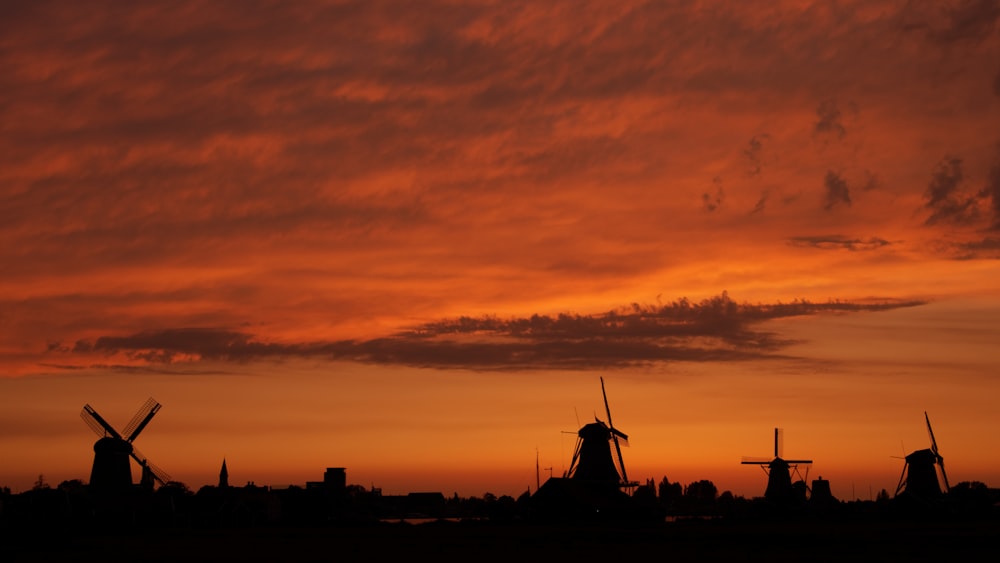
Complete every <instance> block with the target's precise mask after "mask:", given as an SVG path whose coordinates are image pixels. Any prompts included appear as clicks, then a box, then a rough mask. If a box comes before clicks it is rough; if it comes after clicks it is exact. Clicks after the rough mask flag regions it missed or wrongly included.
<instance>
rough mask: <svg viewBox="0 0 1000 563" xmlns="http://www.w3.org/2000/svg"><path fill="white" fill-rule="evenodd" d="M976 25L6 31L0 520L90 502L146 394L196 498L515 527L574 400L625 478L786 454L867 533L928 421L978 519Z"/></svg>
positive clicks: (984, 63) (988, 199)
mask: <svg viewBox="0 0 1000 563" xmlns="http://www.w3.org/2000/svg"><path fill="white" fill-rule="evenodd" d="M998 21H1000V6H998V5H997V4H996V3H995V2H992V1H954V2H927V3H920V2H902V1H900V2H869V1H858V2H815V3H811V2H739V3H726V2H614V3H611V2H576V1H574V2H569V1H557V2H543V3H537V2H510V1H505V2H436V1H428V2H368V1H366V2H346V1H345V2H296V3H292V4H288V3H280V2H274V3H271V2H260V3H252V4H248V3H244V2H218V1H216V2H169V3H163V2H144V3H141V4H137V5H130V4H125V3H120V2H88V3H74V2H43V1H40V2H31V3H4V4H3V5H2V6H0V271H2V275H0V407H3V408H2V409H0V423H2V430H0V453H2V458H3V462H2V464H0V486H2V485H9V486H11V487H13V488H15V489H20V488H26V487H30V485H31V483H32V482H33V481H34V479H35V478H37V475H38V474H39V473H44V474H46V475H49V476H50V480H56V481H58V480H59V479H70V478H83V479H86V478H87V477H88V473H89V464H90V460H91V456H92V453H91V450H90V447H91V445H92V439H91V438H92V435H91V434H90V432H89V430H88V429H87V428H86V427H85V425H83V424H82V423H81V422H80V420H79V418H78V412H79V409H80V408H81V407H82V406H83V404H84V403H90V404H92V405H93V406H94V407H95V408H97V410H98V411H99V412H101V413H102V414H104V415H105V416H106V418H108V419H109V420H111V421H112V423H113V424H121V423H124V422H125V421H127V420H128V418H129V417H131V415H132V414H133V412H134V411H135V409H137V408H138V407H139V405H140V404H142V402H143V401H144V400H145V398H146V397H148V396H154V397H156V398H157V399H158V400H159V401H160V402H161V403H163V405H164V408H163V411H162V412H161V413H160V414H158V415H157V417H156V419H154V421H153V422H152V423H151V424H150V427H149V429H148V430H146V431H144V433H143V435H142V436H141V437H140V439H139V440H138V441H137V445H138V446H139V447H140V448H141V449H142V450H143V452H145V453H146V454H148V455H150V457H151V459H153V460H154V461H155V462H156V463H157V464H158V465H160V466H162V467H163V468H164V469H166V470H167V471H168V472H170V473H171V474H172V475H173V476H174V477H175V478H178V479H180V480H182V481H185V482H187V483H189V484H190V485H192V486H199V485H201V484H205V483H209V482H212V481H214V479H215V475H217V471H218V466H219V464H220V463H221V459H222V457H223V456H226V457H227V459H229V460H230V464H229V467H230V471H231V473H232V474H234V482H238V481H239V480H240V479H241V476H245V480H254V481H256V482H258V483H262V482H273V483H294V482H304V481H305V480H314V479H318V478H319V477H320V476H321V475H322V470H323V468H324V467H326V466H345V467H347V469H348V479H349V481H352V482H357V483H359V484H364V485H366V486H369V485H371V484H374V485H375V486H383V487H384V488H385V489H386V490H387V491H388V490H392V491H395V492H405V491H407V490H416V489H427V488H433V489H441V490H445V491H449V490H450V489H455V490H458V491H459V492H461V493H463V494H481V493H482V492H485V491H487V490H493V492H496V493H498V494H499V493H505V494H518V493H520V492H522V491H523V490H524V488H525V487H526V486H532V487H533V486H534V484H535V455H536V449H537V451H538V457H539V458H540V460H541V461H540V463H541V464H542V465H543V466H544V467H553V472H555V473H559V472H560V467H561V466H563V465H565V464H567V463H568V459H569V456H570V455H571V454H572V444H565V443H564V442H565V441H566V438H564V436H563V435H562V431H565V430H575V426H576V424H577V422H578V417H579V421H580V422H586V421H587V420H588V419H589V417H590V416H593V414H594V412H595V411H597V413H598V414H599V415H600V409H601V408H602V407H603V405H602V403H601V402H600V387H599V383H598V377H599V376H604V377H605V380H606V381H607V382H608V384H609V391H608V392H609V399H610V400H611V402H612V408H613V411H614V414H615V422H616V424H617V425H620V426H621V427H622V428H623V430H625V431H626V432H628V433H630V437H632V438H633V439H632V440H631V443H632V445H631V447H630V448H629V450H628V451H627V452H626V465H629V464H630V463H631V464H634V467H635V468H636V469H635V473H634V474H630V477H635V478H639V479H646V478H655V479H657V480H658V479H659V478H660V477H661V476H664V475H666V476H668V477H669V478H670V479H672V480H673V479H677V480H682V481H684V480H694V479H701V478H709V479H712V480H713V481H715V482H716V483H717V485H718V486H719V487H720V489H731V490H733V491H734V492H738V493H741V494H748V495H750V494H754V493H756V492H758V491H756V488H757V486H758V485H760V486H761V487H762V479H761V477H760V475H756V474H753V473H748V472H749V468H746V467H741V466H739V465H738V461H739V458H740V456H743V455H766V454H767V453H768V449H769V444H770V438H769V436H770V432H771V429H772V428H773V427H775V426H782V427H784V428H785V431H786V448H787V449H788V450H789V452H792V451H794V450H797V449H798V447H799V446H801V449H802V450H805V451H803V452H802V453H803V455H810V456H812V457H813V458H814V459H815V466H814V468H813V469H812V470H811V471H813V472H814V473H813V474H812V475H815V474H816V473H815V472H818V473H820V474H823V476H824V477H827V478H830V479H831V481H832V484H833V486H834V492H835V494H839V495H840V496H846V495H849V494H853V495H856V496H859V497H861V496H867V491H868V488H869V487H870V486H873V484H874V486H876V487H877V488H882V487H886V488H889V489H893V488H894V487H895V481H896V480H897V479H898V477H899V470H900V467H899V464H898V463H897V461H898V460H895V459H893V458H891V457H890V456H894V455H896V456H898V455H901V451H902V450H903V449H905V450H912V449H918V448H922V447H926V444H925V443H924V441H926V431H925V430H926V429H925V428H924V424H923V412H924V411H925V410H926V411H929V412H930V415H931V419H932V422H933V423H934V425H935V431H936V432H938V431H939V432H940V433H939V435H938V439H939V441H942V442H943V443H942V451H943V454H944V456H945V457H946V458H947V459H948V467H949V470H950V471H951V472H954V474H952V473H949V478H950V480H951V481H953V482H956V481H959V480H981V481H985V482H987V483H988V484H991V485H993V486H1000V437H994V436H993V430H994V429H996V428H997V427H998V425H1000V410H998V409H996V408H995V407H994V406H993V405H992V403H991V402H990V401H989V399H990V398H991V397H996V396H998V391H1000V382H998V381H997V374H998V373H1000V370H998V368H1000V354H998V353H997V346H996V342H998V341H1000V320H997V319H998V318H1000V317H998V316H997V313H998V312H1000V287H998V284H997V281H996V280H997V279H998V274H1000V261H998V258H1000V62H998V61H1000V33H998V31H997V27H998V25H997V23H998ZM601 418H604V417H603V415H601ZM116 421H120V422H116ZM629 423H630V424H629ZM944 437H947V438H948V441H947V442H944ZM900 441H902V444H901V443H900ZM945 443H947V444H948V447H946V446H945ZM793 446H794V447H793ZM949 448H950V449H949ZM748 450H749V451H748ZM824 458H825V459H824ZM630 460H631V461H630ZM963 477H964V479H963ZM991 478H993V481H992V482H991V481H990V479H991ZM354 479H356V481H354ZM453 483H454V485H453ZM876 490H877V489H876ZM890 492H891V491H890Z"/></svg>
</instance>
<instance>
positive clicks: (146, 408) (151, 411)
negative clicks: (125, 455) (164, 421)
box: [124, 397, 160, 442]
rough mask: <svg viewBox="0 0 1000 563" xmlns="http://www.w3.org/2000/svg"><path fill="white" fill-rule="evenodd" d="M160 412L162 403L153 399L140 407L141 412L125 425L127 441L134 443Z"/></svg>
mask: <svg viewBox="0 0 1000 563" xmlns="http://www.w3.org/2000/svg"><path fill="white" fill-rule="evenodd" d="M159 410H160V403H157V402H156V401H155V400H154V399H153V398H152V397H150V398H148V399H146V402H145V403H143V405H142V406H141V407H139V411H138V412H136V413H135V416H133V417H132V420H130V421H129V422H128V424H127V425H125V432H124V434H125V435H126V436H128V438H125V440H127V441H129V442H132V441H133V440H135V439H136V438H137V437H138V436H139V433H140V432H142V429H143V428H145V427H146V425H147V424H149V421H150V420H152V419H153V415H155V414H156V412H157V411H159Z"/></svg>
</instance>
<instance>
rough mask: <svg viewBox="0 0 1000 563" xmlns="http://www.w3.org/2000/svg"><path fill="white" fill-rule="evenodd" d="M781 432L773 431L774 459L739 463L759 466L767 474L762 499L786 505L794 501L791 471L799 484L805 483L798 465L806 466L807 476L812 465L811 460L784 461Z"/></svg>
mask: <svg viewBox="0 0 1000 563" xmlns="http://www.w3.org/2000/svg"><path fill="white" fill-rule="evenodd" d="M782 438H783V432H782V430H781V429H780V428H775V429H774V458H772V459H764V458H749V457H744V458H743V460H742V461H741V462H740V463H742V464H743V465H759V466H761V468H762V469H763V470H764V472H765V473H766V474H767V489H766V490H765V491H764V498H766V499H767V500H770V501H773V502H777V503H786V502H790V501H793V500H795V489H794V488H793V487H792V471H794V472H795V473H796V475H798V477H799V481H800V482H803V483H804V482H805V480H804V479H803V478H802V475H801V474H799V465H805V466H806V474H807V475H808V474H809V469H808V466H809V465H811V464H812V460H811V459H784V458H783V457H781V455H782V447H783V440H782Z"/></svg>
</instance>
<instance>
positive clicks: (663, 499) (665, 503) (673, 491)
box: [658, 476, 684, 513]
mask: <svg viewBox="0 0 1000 563" xmlns="http://www.w3.org/2000/svg"><path fill="white" fill-rule="evenodd" d="M658 492H659V500H660V506H662V507H663V509H664V510H665V511H667V512H668V513H670V512H672V511H674V510H675V509H676V508H677V505H678V503H679V502H680V500H681V497H682V496H683V495H684V490H683V489H682V488H681V484H680V483H671V482H670V481H669V480H668V479H667V478H666V477H665V476H664V477H663V479H662V480H661V481H660V485H659V491H658Z"/></svg>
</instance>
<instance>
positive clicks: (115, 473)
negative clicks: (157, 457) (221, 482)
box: [80, 397, 170, 492]
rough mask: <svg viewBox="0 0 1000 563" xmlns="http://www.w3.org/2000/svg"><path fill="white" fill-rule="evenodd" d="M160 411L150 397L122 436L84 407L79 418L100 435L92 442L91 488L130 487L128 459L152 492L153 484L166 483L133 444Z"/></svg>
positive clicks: (110, 490) (114, 490)
mask: <svg viewBox="0 0 1000 563" xmlns="http://www.w3.org/2000/svg"><path fill="white" fill-rule="evenodd" d="M159 410H160V403H157V402H156V401H155V400H153V398H152V397H150V398H149V399H147V400H146V402H145V403H144V404H143V405H142V407H140V408H139V411H138V412H136V413H135V416H133V417H132V420H130V421H129V423H128V424H127V425H125V430H124V432H123V433H121V434H119V433H118V431H117V430H115V429H114V427H113V426H111V425H110V424H108V422H107V421H106V420H104V418H103V417H102V416H101V415H100V414H98V413H97V411H96V410H94V409H93V408H92V407H91V406H90V405H84V406H83V411H81V412H80V417H81V418H83V421H84V422H85V423H87V426H89V427H90V429H91V430H93V431H94V433H95V434H97V435H98V436H100V439H98V440H97V442H95V443H94V465H93V468H92V469H91V471H90V487H91V488H92V489H93V490H95V491H101V492H123V491H127V490H129V489H130V488H131V487H132V467H131V465H130V463H129V458H130V457H131V458H132V459H134V460H135V461H136V463H138V464H139V467H140V468H142V476H141V477H140V484H141V485H143V486H144V487H146V488H148V489H152V488H153V486H154V482H158V483H160V484H161V485H162V484H164V483H165V482H166V481H167V480H169V478H170V477H169V476H168V475H167V474H166V473H165V472H163V470H161V469H160V468H158V467H156V466H155V465H153V464H152V463H150V462H149V460H148V459H147V458H146V456H144V455H142V453H141V452H140V451H139V450H137V449H136V448H135V446H133V445H132V442H133V441H135V439H136V438H137V437H138V436H139V433H140V432H142V430H143V429H144V428H145V427H146V425H147V424H149V421H150V420H152V419H153V415H155V414H156V413H157V411H159Z"/></svg>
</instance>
